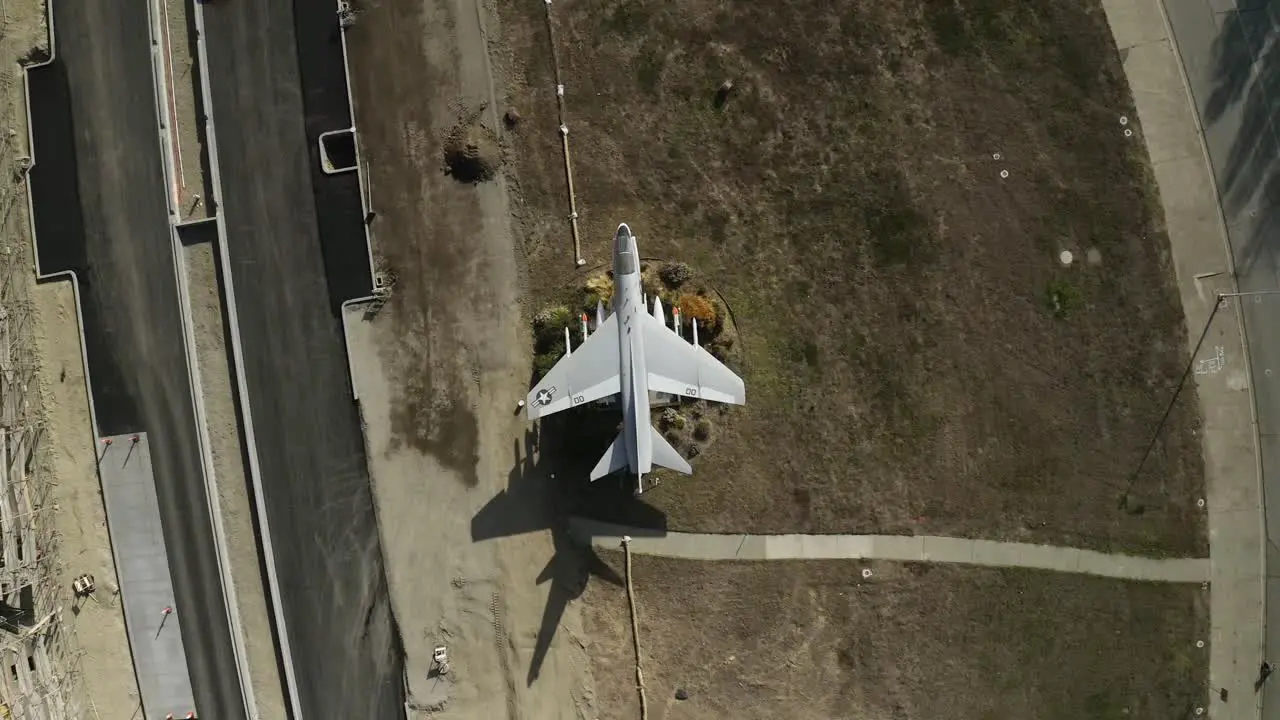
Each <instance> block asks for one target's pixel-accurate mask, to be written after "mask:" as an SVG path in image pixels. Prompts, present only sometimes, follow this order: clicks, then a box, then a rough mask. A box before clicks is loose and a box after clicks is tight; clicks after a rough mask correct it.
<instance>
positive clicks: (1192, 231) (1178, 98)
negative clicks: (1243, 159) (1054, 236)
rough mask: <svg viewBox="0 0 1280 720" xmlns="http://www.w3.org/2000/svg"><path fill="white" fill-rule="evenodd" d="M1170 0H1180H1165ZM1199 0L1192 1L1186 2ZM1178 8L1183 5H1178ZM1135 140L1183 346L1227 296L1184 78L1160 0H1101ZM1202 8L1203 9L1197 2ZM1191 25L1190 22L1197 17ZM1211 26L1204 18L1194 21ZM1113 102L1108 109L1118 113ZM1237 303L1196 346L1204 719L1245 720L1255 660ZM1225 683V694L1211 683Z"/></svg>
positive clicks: (1254, 557) (1259, 647) (1260, 597)
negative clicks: (1202, 503) (1205, 540)
mask: <svg viewBox="0 0 1280 720" xmlns="http://www.w3.org/2000/svg"><path fill="white" fill-rule="evenodd" d="M1177 1H1179V2H1180V1H1181V0H1177ZM1188 1H1189V2H1199V3H1200V4H1201V5H1203V4H1204V2H1203V0H1188ZM1183 4H1184V5H1185V4H1187V3H1183ZM1103 7H1104V9H1105V10H1106V13H1107V19H1108V21H1109V22H1110V24H1111V30H1112V33H1113V35H1114V37H1115V41H1116V46H1117V48H1118V49H1119V51H1120V57H1121V60H1122V61H1123V64H1124V70H1125V74H1126V76H1127V77H1128V80H1129V86H1130V89H1131V90H1132V92H1133V99H1134V106H1135V108H1136V110H1137V116H1138V117H1137V119H1138V121H1139V122H1138V127H1139V128H1140V129H1139V132H1138V133H1137V134H1136V137H1141V138H1142V139H1144V140H1145V141H1146V145H1147V151H1148V154H1149V156H1150V160H1151V166H1152V169H1153V171H1154V175H1155V180H1156V183H1157V185H1158V186H1159V190H1160V197H1161V204H1162V205H1163V207H1164V214H1165V223H1166V225H1167V230H1168V234H1169V243H1170V247H1171V249H1172V253H1173V264H1174V267H1175V269H1176V272H1177V278H1178V287H1179V290H1180V292H1181V295H1182V305H1183V310H1184V312H1185V314H1186V319H1187V331H1188V336H1189V337H1188V340H1189V342H1190V343H1192V351H1193V352H1194V351H1195V350H1196V348H1195V343H1196V341H1197V340H1198V339H1199V337H1200V335H1201V333H1202V332H1206V330H1205V326H1206V323H1207V322H1208V320H1209V317H1210V313H1211V311H1212V309H1213V304H1214V302H1215V294H1216V293H1219V292H1226V293H1229V292H1234V291H1235V290H1236V285H1235V278H1236V274H1235V268H1234V266H1233V262H1232V255H1231V251H1230V246H1229V245H1228V243H1227V234H1226V223H1225V222H1224V220H1223V216H1222V213H1221V210H1220V208H1219V204H1218V202H1219V199H1218V193H1217V190H1216V186H1215V183H1214V176H1213V174H1212V171H1211V165H1210V163H1209V155H1208V152H1207V150H1206V147H1205V144H1204V142H1203V135H1202V133H1201V130H1200V126H1199V121H1198V116H1197V113H1196V109H1195V108H1196V106H1195V104H1194V101H1193V100H1192V95H1191V93H1190V89H1191V88H1190V85H1189V83H1188V81H1187V78H1186V75H1185V73H1184V72H1183V64H1182V61H1181V57H1180V55H1179V54H1178V46H1177V43H1176V42H1172V41H1171V40H1170V38H1171V33H1170V30H1169V22H1168V19H1167V17H1166V15H1165V5H1163V4H1162V3H1161V0H1103ZM1206 9H1207V6H1206ZM1197 27H1198V25H1197ZM1202 30H1203V32H1205V33H1209V34H1210V35H1212V34H1214V33H1215V30H1214V28H1213V26H1212V23H1208V24H1207V25H1205V26H1204V27H1203V28H1202ZM1125 112H1126V110H1125V109H1124V108H1117V109H1116V114H1117V115H1121V114H1124V113H1125ZM1239 303H1240V300H1239V299H1228V300H1226V301H1224V303H1223V306H1222V307H1221V308H1220V309H1219V311H1218V313H1217V315H1216V316H1215V317H1214V320H1213V323H1212V325H1211V326H1210V327H1209V328H1208V330H1207V332H1206V336H1205V339H1204V343H1203V345H1201V346H1200V348H1199V352H1198V356H1197V365H1196V372H1195V375H1194V377H1195V382H1196V388H1197V391H1198V394H1199V399H1200V407H1201V415H1202V417H1203V418H1204V430H1203V433H1202V438H1203V447H1204V457H1205V473H1206V486H1207V489H1206V493H1207V495H1208V497H1207V510H1208V521H1209V542H1210V561H1211V572H1210V576H1211V577H1210V582H1211V583H1212V589H1211V595H1210V603H1211V611H1210V612H1211V628H1212V633H1211V639H1210V642H1211V652H1210V660H1209V682H1210V687H1209V688H1206V689H1205V691H1206V695H1207V696H1208V697H1207V698H1206V699H1207V701H1208V708H1209V711H1210V713H1209V714H1210V717H1212V718H1241V719H1242V720H1243V719H1246V718H1247V719H1248V720H1253V719H1254V718H1257V717H1259V715H1260V713H1261V707H1260V696H1259V695H1258V694H1257V693H1255V692H1254V690H1253V681H1254V680H1255V679H1256V677H1257V674H1258V668H1259V665H1260V664H1261V663H1262V659H1263V634H1264V624H1263V609H1264V585H1263V541H1264V534H1263V525H1262V523H1263V511H1262V492H1261V486H1260V465H1259V460H1258V454H1257V446H1256V442H1255V439H1256V434H1255V429H1254V416H1253V405H1252V402H1253V399H1252V394H1251V391H1252V387H1251V386H1252V382H1251V378H1250V374H1249V365H1248V357H1247V355H1246V352H1245V344H1244V334H1243V331H1242V324H1241V318H1240V304H1239ZM1218 688H1225V689H1226V690H1227V691H1228V692H1229V702H1226V703H1224V702H1222V701H1221V700H1219V698H1218V695H1217V692H1216V690H1217V689H1218Z"/></svg>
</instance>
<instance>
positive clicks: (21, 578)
mask: <svg viewBox="0 0 1280 720" xmlns="http://www.w3.org/2000/svg"><path fill="white" fill-rule="evenodd" d="M4 199H6V200H8V199H9V198H4ZM5 204H11V203H5ZM24 269H25V263H23V262H22V261H21V253H20V252H14V250H13V248H12V247H11V246H9V245H2V246H0V720H8V719H10V718H12V719H13V720H20V719H21V720H26V719H27V718H31V719H32V720H36V719H39V720H57V719H61V718H72V717H79V716H80V715H81V713H80V712H79V711H78V708H77V707H76V703H75V701H74V694H75V693H74V690H73V689H74V688H75V685H76V683H75V680H76V678H74V677H73V673H76V671H77V670H78V668H79V662H78V660H79V658H77V657H75V656H74V653H73V652H72V650H71V648H72V647H73V643H71V642H70V637H69V634H70V628H67V627H65V626H64V624H63V622H62V608H61V597H62V593H61V587H60V583H59V579H58V577H59V568H58V566H57V562H56V561H57V557H58V555H57V547H56V545H57V534H56V532H55V531H54V524H53V518H52V512H53V510H54V505H53V501H52V499H51V490H52V484H51V482H50V479H49V478H47V477H46V476H45V474H44V472H43V468H42V466H43V465H44V463H42V462H40V458H39V450H40V439H41V436H42V433H43V430H44V423H43V421H42V418H41V416H40V408H39V399H38V390H35V388H33V384H34V383H35V381H36V365H35V355H34V353H33V351H32V347H31V340H30V338H31V332H30V330H31V328H30V327H29V325H28V324H29V322H30V320H31V315H32V313H31V307H30V304H29V301H28V299H27V298H26V297H25V292H23V291H24V290H25V283H23V282H22V278H20V277H19V276H18V275H17V274H18V273H21V272H23V270H24ZM32 390H35V392H29V391H32ZM33 397H34V398H35V407H34V408H33V407H32V402H31V399H32V398H33Z"/></svg>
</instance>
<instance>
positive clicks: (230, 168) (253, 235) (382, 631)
mask: <svg viewBox="0 0 1280 720" xmlns="http://www.w3.org/2000/svg"><path fill="white" fill-rule="evenodd" d="M299 12H306V13H309V14H308V15H307V16H306V17H302V18H295V16H294V7H293V4H292V3H291V2H289V1H288V0H263V1H261V2H230V3H220V4H210V5H207V6H206V7H205V42H206V47H207V50H208V62H209V67H208V68H207V69H206V70H207V72H208V77H209V84H210V92H211V97H210V98H209V101H208V105H209V109H210V112H211V113H212V114H213V117H214V119H215V132H216V134H217V147H218V158H217V160H218V164H219V168H220V176H221V185H222V207H220V208H219V209H218V211H219V213H220V214H221V215H222V217H223V222H224V225H225V227H226V233H227V249H228V252H229V254H230V259H231V278H230V281H231V284H232V286H233V287H232V291H233V292H234V294H235V302H236V306H237V310H238V316H239V323H238V330H239V333H240V338H241V345H242V349H243V355H244V357H243V358H242V361H243V363H244V368H245V385H246V387H245V391H246V393H247V395H248V401H249V408H250V412H251V420H252V423H253V429H254V432H255V434H256V445H257V448H256V451H257V455H258V460H259V469H260V472H261V479H262V485H263V495H264V498H263V500H264V502H265V505H266V508H267V516H268V522H269V524H270V530H271V537H272V542H273V544H274V551H275V555H276V557H275V562H276V567H277V572H278V575H279V580H280V586H281V595H282V597H281V603H282V605H283V610H284V615H285V624H286V626H287V631H288V639H289V643H290V646H291V650H292V660H293V665H294V669H295V671H296V675H297V678H298V695H299V698H300V703H301V706H302V707H301V709H302V715H303V716H304V717H307V718H330V717H335V718H336V717H341V718H379V719H382V718H394V717H403V716H404V707H403V703H404V691H403V655H402V652H401V650H400V645H399V637H398V632H397V629H396V627H395V623H394V619H393V618H392V616H391V610H390V603H389V597H388V594H387V587H386V579H385V574H384V570H383V565H382V555H381V550H380V547H379V543H378V531H377V525H376V520H375V517H374V511H373V498H372V492H371V489H370V486H369V475H368V470H367V464H366V462H365V457H364V445H363V439H362V436H361V430H360V423H359V418H358V415H357V411H356V406H355V402H354V399H353V397H352V394H351V387H350V381H349V377H348V371H347V359H346V350H345V346H344V339H343V332H342V325H341V321H340V316H339V314H338V313H337V312H336V309H337V307H338V306H339V305H340V304H341V302H342V300H344V299H345V296H346V294H348V293H351V292H357V291H359V290H361V285H362V283H363V285H364V286H366V287H364V288H363V289H364V290H365V291H367V289H368V288H367V285H368V279H367V278H368V264H367V259H365V258H366V250H365V248H364V235H363V231H362V229H361V221H362V220H361V217H360V205H359V195H358V186H357V185H355V183H356V182H357V179H356V177H355V176H354V175H349V176H346V177H340V178H327V177H322V176H321V175H319V174H318V167H319V165H318V163H319V153H318V150H317V145H316V139H317V136H318V135H319V133H320V132H323V131H325V130H333V129H338V128H341V127H345V126H346V125H347V124H348V123H349V119H348V118H346V117H344V116H343V113H344V112H345V79H344V78H343V77H342V75H341V67H342V66H341V56H340V55H336V57H337V63H336V64H335V63H334V62H333V60H334V57H333V56H331V55H330V53H332V54H337V53H339V52H340V46H339V45H338V44H337V42H336V41H337V39H338V35H337V31H338V28H337V14H336V10H335V7H334V6H332V5H330V4H328V3H325V2H319V3H311V4H310V6H309V7H308V8H306V9H303V4H302V3H299ZM300 57H301V58H302V61H301V63H300V61H299V58H300ZM300 64H301V66H302V67H304V68H305V69H306V73H305V75H301V74H300V73H299V66H300ZM335 71H336V73H337V76H336V77H335V75H334V73H335ZM336 99H341V102H337V101H336ZM329 180H336V182H327V181H329ZM343 183H346V185H344V184H343ZM344 187H345V190H344ZM352 190H354V192H352ZM362 278H363V280H362ZM286 661H287V660H286Z"/></svg>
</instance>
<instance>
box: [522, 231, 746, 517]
mask: <svg viewBox="0 0 1280 720" xmlns="http://www.w3.org/2000/svg"><path fill="white" fill-rule="evenodd" d="M639 258H640V256H639V253H637V251H636V239H635V236H634V235H632V234H631V228H629V227H627V224H626V223H623V224H621V225H619V226H618V232H617V234H616V235H615V236H614V248H613V283H614V290H613V313H612V314H610V315H609V317H608V318H607V319H606V318H602V317H600V316H601V315H603V312H602V311H601V310H599V309H597V312H596V318H597V323H598V327H597V328H596V331H595V332H594V333H592V334H591V335H590V336H589V337H587V339H586V341H585V342H584V343H583V344H582V345H581V346H580V347H578V348H577V349H576V350H572V351H568V348H566V352H565V356H564V357H562V358H560V361H559V362H557V363H556V364H555V366H554V367H552V368H551V370H549V371H547V374H546V375H545V376H543V378H542V380H541V381H540V382H539V383H538V384H537V386H535V387H534V388H533V390H531V391H529V397H528V399H527V401H526V407H527V408H528V414H529V419H530V420H533V419H536V418H540V417H544V416H546V415H551V414H553V413H557V412H560V411H561V410H564V409H566V408H571V407H577V406H579V405H585V404H586V403H589V402H592V401H595V400H602V399H605V398H611V397H613V396H614V395H621V398H620V403H619V404H620V405H621V407H622V418H623V427H622V431H621V432H620V433H619V434H618V437H617V439H615V440H614V441H613V444H612V445H610V446H609V449H608V450H606V451H605V453H604V456H603V457H601V458H600V461H599V462H598V463H596V466H595V468H594V469H593V470H592V471H591V479H592V480H597V479H599V478H602V477H604V476H605V475H609V474H610V473H613V472H617V471H619V470H622V469H627V470H629V471H630V472H631V473H634V474H635V476H636V482H637V489H636V492H637V493H639V492H643V491H644V475H645V473H647V472H650V471H651V470H652V469H653V466H654V465H660V466H662V467H667V468H671V469H672V470H678V471H679V472H682V473H685V474H688V473H691V472H692V471H693V469H692V468H690V467H689V463H688V462H686V461H685V459H684V458H683V457H681V456H680V453H678V452H676V450H675V448H673V447H671V444H670V443H668V442H667V441H666V439H665V438H663V437H662V434H661V433H659V432H658V430H657V428H655V427H653V426H652V425H651V424H650V422H649V393H650V392H651V391H652V392H660V393H668V394H672V395H683V396H685V397H692V398H702V399H704V400H713V401H715V402H722V403H733V404H735V405H741V404H742V403H744V402H746V389H745V387H744V386H743V383H742V378H740V377H738V376H737V375H735V374H734V373H733V371H732V370H730V369H729V368H727V367H725V366H724V365H723V364H722V363H721V362H720V361H719V360H716V359H715V358H714V357H712V356H711V354H710V353H708V352H707V351H706V350H704V349H702V348H701V347H699V346H698V345H697V340H696V338H697V326H696V324H695V326H694V337H695V341H694V343H693V344H690V343H688V342H686V341H685V340H684V338H682V337H680V335H679V334H678V333H676V331H674V330H672V329H671V328H669V327H667V324H666V322H665V319H664V318H663V314H662V302H661V301H660V300H659V299H658V298H654V301H653V314H652V315H650V314H649V312H648V308H646V307H645V302H644V295H643V294H642V292H641V290H640V260H639ZM566 335H567V333H566Z"/></svg>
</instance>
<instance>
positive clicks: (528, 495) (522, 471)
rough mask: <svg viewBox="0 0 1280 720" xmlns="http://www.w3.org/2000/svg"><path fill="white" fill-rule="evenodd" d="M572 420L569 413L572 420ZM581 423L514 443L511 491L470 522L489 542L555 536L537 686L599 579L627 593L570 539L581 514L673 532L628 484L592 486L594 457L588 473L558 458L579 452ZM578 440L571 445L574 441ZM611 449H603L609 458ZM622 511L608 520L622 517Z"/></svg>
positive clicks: (548, 423)
mask: <svg viewBox="0 0 1280 720" xmlns="http://www.w3.org/2000/svg"><path fill="white" fill-rule="evenodd" d="M566 415H569V413H566ZM581 419H582V418H575V419H573V420H577V421H579V422H574V421H573V420H570V419H569V418H565V420H570V421H569V422H564V421H562V420H561V419H560V418H558V417H557V418H550V419H547V420H543V421H542V423H541V425H540V426H535V427H533V428H531V429H530V430H528V431H526V432H525V436H524V443H523V445H524V447H523V448H522V447H521V443H520V442H519V441H515V442H514V443H513V446H514V447H513V452H512V454H513V465H512V469H511V472H510V473H509V476H508V481H507V489H505V490H503V491H502V492H500V493H498V494H497V495H495V496H494V497H493V498H492V499H491V500H489V502H488V503H486V504H485V506H484V507H482V508H481V509H480V511H479V512H477V513H476V515H475V516H474V517H473V518H471V540H472V542H482V541H485V540H491V539H494V538H502V537H511V536H514V535H523V534H526V533H531V532H542V531H548V530H549V531H550V532H551V540H552V546H553V552H552V556H551V558H550V559H549V560H548V561H547V564H546V566H545V567H543V568H542V571H541V572H539V573H538V576H537V580H536V582H537V584H539V585H542V584H544V583H548V582H549V583H550V584H551V586H550V589H549V592H548V597H547V604H546V606H545V607H544V608H543V612H542V622H541V624H540V625H539V627H538V636H537V639H536V641H535V643H534V651H533V658H532V659H531V661H530V663H529V673H528V677H527V678H526V682H527V684H528V685H533V683H534V681H535V680H537V679H538V675H539V674H540V672H541V670H542V663H543V662H544V660H545V659H546V656H547V651H548V650H549V649H550V647H551V641H552V640H553V639H554V638H555V634H556V630H557V628H559V626H560V621H561V619H562V618H563V616H564V612H565V610H566V609H567V608H568V606H569V603H570V602H572V601H574V600H576V599H578V598H579V597H581V596H582V593H583V592H584V591H585V590H586V589H587V583H588V582H589V581H590V579H591V577H592V576H595V577H598V578H600V579H602V580H604V581H605V582H609V583H612V584H614V585H619V586H622V585H624V584H625V581H624V580H623V578H622V577H621V576H619V575H618V573H617V572H615V571H614V570H613V568H612V567H610V566H609V565H608V564H607V563H605V562H604V561H603V560H601V559H600V557H599V556H598V555H597V554H596V552H595V550H594V549H592V547H591V545H590V538H575V537H573V536H572V534H571V532H570V517H572V516H574V515H581V516H586V517H596V516H597V515H599V514H600V513H598V512H595V511H597V510H599V509H600V508H601V506H602V505H615V504H616V505H617V506H618V507H622V508H624V509H625V514H626V516H628V517H630V518H633V519H640V520H643V521H644V522H643V523H642V524H640V526H641V527H645V528H653V529H654V530H655V532H662V531H664V530H665V528H666V524H667V519H666V515H665V514H664V513H662V512H661V511H659V510H657V509H655V508H653V507H651V506H649V505H647V504H646V503H644V502H643V501H641V500H640V499H638V498H636V497H635V496H634V495H633V494H632V493H631V492H630V491H629V490H626V489H624V488H625V487H628V486H626V485H625V484H624V483H622V482H611V481H613V480H614V479H613V478H606V479H605V480H604V481H602V482H605V483H606V484H605V485H597V486H595V487H589V486H588V482H587V478H588V477H589V475H588V472H589V470H590V466H591V464H594V458H593V459H592V460H591V461H590V463H587V471H583V470H582V465H583V463H584V462H585V461H581V460H579V459H577V458H576V457H574V456H573V455H565V454H563V453H558V452H555V451H556V450H557V449H559V448H562V447H564V446H566V445H570V446H577V445H579V444H580V443H579V440H581V439H582V438H581V437H580V436H578V435H576V434H575V435H572V436H567V435H566V432H572V431H573V429H574V428H576V427H580V421H581ZM570 438H572V441H571V442H566V441H569V440H570ZM586 447H587V448H588V450H587V453H588V454H590V452H597V451H596V450H595V445H594V444H588V445H586ZM605 447H607V442H606V443H604V444H601V445H599V450H598V452H603V451H604V448H605ZM614 510H615V512H611V513H607V514H608V515H610V516H616V515H615V513H616V512H617V509H616V508H614Z"/></svg>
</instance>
